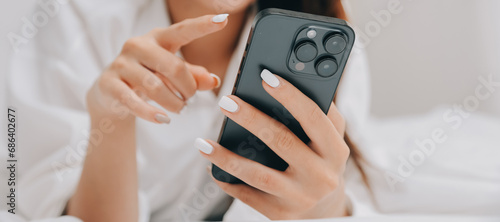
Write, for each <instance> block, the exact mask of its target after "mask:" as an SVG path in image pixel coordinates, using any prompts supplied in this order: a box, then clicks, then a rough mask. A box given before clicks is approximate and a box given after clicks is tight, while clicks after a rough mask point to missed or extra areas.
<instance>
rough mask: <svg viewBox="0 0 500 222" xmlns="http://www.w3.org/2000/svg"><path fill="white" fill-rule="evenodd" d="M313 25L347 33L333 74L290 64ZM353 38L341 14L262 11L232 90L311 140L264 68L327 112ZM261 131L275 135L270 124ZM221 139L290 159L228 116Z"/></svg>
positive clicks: (225, 177) (224, 177)
mask: <svg viewBox="0 0 500 222" xmlns="http://www.w3.org/2000/svg"><path fill="white" fill-rule="evenodd" d="M310 26H318V27H325V28H329V29H334V30H337V31H340V32H342V33H343V34H344V35H345V36H346V38H347V39H346V40H347V46H346V48H345V50H344V51H343V52H342V53H340V54H338V55H335V59H336V60H337V63H338V70H337V71H336V73H335V74H334V75H333V76H330V77H326V78H325V77H321V76H319V75H308V74H303V73H300V72H297V71H294V70H292V69H291V68H289V65H288V62H289V58H290V54H291V53H292V51H293V50H294V46H295V44H296V37H297V34H298V33H299V32H300V31H301V30H303V29H304V28H306V27H310ZM354 38H355V37H354V32H353V31H352V29H351V28H350V27H348V26H347V24H346V23H345V21H343V20H340V19H336V18H330V17H323V16H316V15H310V14H305V13H298V12H291V11H286V10H280V9H267V10H264V11H261V12H260V13H259V14H258V15H257V17H256V18H255V21H254V24H253V27H252V30H251V32H250V36H249V40H248V43H247V47H246V51H245V54H244V58H243V59H242V62H241V65H240V69H239V73H238V78H237V80H236V82H235V87H234V89H233V95H236V96H238V97H239V98H241V99H242V100H244V101H245V102H247V103H249V104H251V105H253V106H254V107H256V108H257V109H259V110H261V111H263V112H264V113H266V114H267V115H269V116H271V117H273V118H275V119H276V120H278V121H280V122H281V123H283V124H284V125H285V126H287V127H288V128H289V129H290V130H291V131H292V132H293V133H295V135H297V136H298V137H299V138H300V139H301V140H302V141H303V142H304V143H306V144H307V143H308V142H309V138H308V137H307V135H306V134H305V133H304V131H303V130H302V128H301V126H300V124H299V123H298V122H297V121H296V120H295V119H294V118H293V116H292V115H291V114H290V113H289V112H288V111H287V110H286V109H285V108H284V107H283V106H282V105H281V104H280V103H279V102H278V101H276V100H275V99H274V98H273V97H271V96H270V95H269V94H268V93H267V92H266V91H265V90H264V88H263V86H262V79H261V77H260V73H261V71H262V70H263V69H264V68H265V69H268V70H270V71H271V72H273V73H274V74H277V75H279V76H281V77H282V78H284V79H286V80H287V81H289V82H290V83H292V84H293V85H294V86H295V87H297V88H298V89H299V90H301V91H302V92H303V93H304V94H305V95H307V96H308V97H309V98H311V99H312V100H314V101H315V102H316V103H317V104H318V105H319V107H320V108H321V109H322V110H323V112H325V113H327V112H328V109H329V108H330V105H331V102H332V100H333V98H334V95H335V91H336V89H337V85H338V83H339V81H340V78H341V74H342V72H343V70H344V67H345V64H346V62H347V59H348V57H349V53H350V51H351V48H352V46H353V44H354ZM261 132H262V135H260V136H273V135H272V132H273V130H272V128H270V129H263V130H262V131H261ZM218 142H219V143H220V144H221V145H222V146H224V147H225V148H227V149H229V150H231V151H233V152H235V153H237V154H239V155H241V156H243V157H246V158H249V159H251V160H254V161H257V162H259V163H261V164H264V165H266V166H268V167H272V168H275V169H278V170H281V171H284V170H285V169H286V168H287V167H288V164H287V163H286V162H285V161H283V160H282V159H281V158H280V157H279V156H277V155H276V154H275V153H274V152H273V151H272V150H271V149H270V148H269V147H267V146H266V145H265V144H264V143H263V142H262V141H261V140H260V139H258V138H257V137H256V136H254V135H253V134H252V133H250V132H249V131H247V130H246V129H244V128H243V127H241V126H240V125H238V124H237V123H235V122H234V121H232V120H231V119H229V118H227V117H226V119H225V121H224V124H223V126H222V130H221V134H220V136H219V141H218ZM212 174H213V176H214V177H215V178H216V179H218V180H220V181H224V182H229V183H242V181H240V180H239V179H238V178H236V177H234V176H232V175H230V174H228V173H226V172H225V171H223V170H221V169H220V168H218V167H217V166H215V165H214V166H213V167H212Z"/></svg>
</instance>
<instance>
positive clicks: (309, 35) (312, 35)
mask: <svg viewBox="0 0 500 222" xmlns="http://www.w3.org/2000/svg"><path fill="white" fill-rule="evenodd" d="M307 37H308V38H310V39H314V37H316V30H309V31H307Z"/></svg>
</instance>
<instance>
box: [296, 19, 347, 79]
mask: <svg viewBox="0 0 500 222" xmlns="http://www.w3.org/2000/svg"><path fill="white" fill-rule="evenodd" d="M348 42H349V39H348V38H347V35H346V34H345V33H344V32H343V31H341V30H339V29H336V28H331V27H323V26H315V25H311V26H307V27H303V28H302V29H300V30H299V32H298V33H297V34H296V36H295V40H294V41H293V43H292V44H291V49H290V50H291V52H290V56H289V58H288V61H287V62H288V67H289V68H290V70H293V71H294V72H295V73H297V74H300V75H308V76H310V77H313V78H330V77H332V76H335V75H336V74H337V72H339V69H340V68H339V64H342V61H344V60H345V56H346V55H345V53H344V52H345V51H347V47H348Z"/></svg>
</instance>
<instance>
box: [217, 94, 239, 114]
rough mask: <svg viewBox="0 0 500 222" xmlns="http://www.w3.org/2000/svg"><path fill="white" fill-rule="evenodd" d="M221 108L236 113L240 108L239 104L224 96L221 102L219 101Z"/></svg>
mask: <svg viewBox="0 0 500 222" xmlns="http://www.w3.org/2000/svg"><path fill="white" fill-rule="evenodd" d="M219 106H220V107H221V108H223V109H225V110H227V111H228V112H232V113H234V112H236V111H238V109H239V108H240V107H239V106H238V103H236V102H235V101H234V100H232V99H230V98H229V97H227V96H223V97H222V98H221V99H220V101H219Z"/></svg>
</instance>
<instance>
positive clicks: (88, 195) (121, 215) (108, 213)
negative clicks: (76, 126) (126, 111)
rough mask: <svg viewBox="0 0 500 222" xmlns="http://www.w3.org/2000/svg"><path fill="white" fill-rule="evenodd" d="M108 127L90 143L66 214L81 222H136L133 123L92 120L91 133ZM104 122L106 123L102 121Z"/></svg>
mask: <svg viewBox="0 0 500 222" xmlns="http://www.w3.org/2000/svg"><path fill="white" fill-rule="evenodd" d="M103 121H104V124H106V123H107V124H108V126H110V128H108V129H109V132H108V133H102V139H101V140H100V141H98V140H96V141H90V142H89V146H88V151H87V156H86V158H85V162H84V165H83V171H82V175H81V178H80V182H79V185H78V188H77V190H76V192H75V194H74V195H73V197H72V198H71V200H70V201H69V203H68V208H67V213H68V214H69V215H73V216H76V217H79V218H81V219H83V220H84V221H137V219H138V196H137V195H138V193H137V190H138V180H137V161H136V147H135V146H136V142H135V120H134V119H133V118H127V119H126V120H118V121H111V120H109V119H105V118H93V119H92V123H91V129H92V130H100V128H102V125H103ZM105 121H107V122H105Z"/></svg>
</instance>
